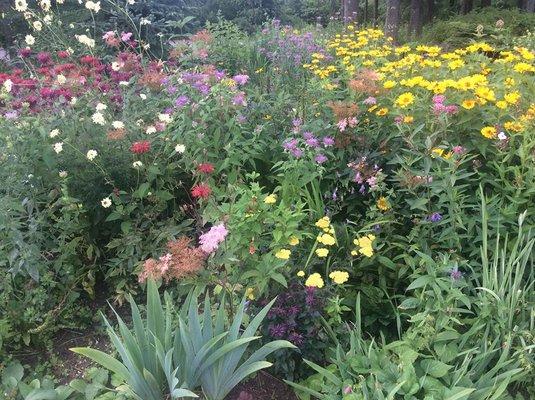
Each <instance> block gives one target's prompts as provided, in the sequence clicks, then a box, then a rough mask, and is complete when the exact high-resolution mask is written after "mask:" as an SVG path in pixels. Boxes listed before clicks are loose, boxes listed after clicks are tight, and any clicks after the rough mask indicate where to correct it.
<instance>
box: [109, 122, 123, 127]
mask: <svg viewBox="0 0 535 400" xmlns="http://www.w3.org/2000/svg"><path fill="white" fill-rule="evenodd" d="M111 126H113V128H114V129H124V123H123V121H113V122H112V123H111Z"/></svg>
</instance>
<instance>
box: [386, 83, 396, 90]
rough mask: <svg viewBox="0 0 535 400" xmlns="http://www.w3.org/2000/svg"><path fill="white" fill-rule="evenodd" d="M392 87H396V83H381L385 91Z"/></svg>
mask: <svg viewBox="0 0 535 400" xmlns="http://www.w3.org/2000/svg"><path fill="white" fill-rule="evenodd" d="M394 86H396V82H394V81H386V82H385V83H383V87H384V88H385V89H392V88H393V87H394Z"/></svg>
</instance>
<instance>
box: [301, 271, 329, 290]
mask: <svg viewBox="0 0 535 400" xmlns="http://www.w3.org/2000/svg"><path fill="white" fill-rule="evenodd" d="M324 285H325V283H324V282H323V278H322V277H321V275H320V274H318V273H317V272H315V273H313V274H312V275H310V276H309V277H308V278H307V280H306V281H305V286H308V287H317V288H319V289H321V288H322V287H323V286H324Z"/></svg>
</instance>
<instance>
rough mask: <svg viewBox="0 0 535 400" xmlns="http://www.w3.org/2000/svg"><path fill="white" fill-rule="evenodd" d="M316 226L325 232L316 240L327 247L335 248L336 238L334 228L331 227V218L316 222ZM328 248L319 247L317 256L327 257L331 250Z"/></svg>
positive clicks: (323, 218)
mask: <svg viewBox="0 0 535 400" xmlns="http://www.w3.org/2000/svg"><path fill="white" fill-rule="evenodd" d="M315 225H316V226H317V227H318V228H320V229H321V230H322V231H323V233H320V234H319V235H318V237H317V238H316V240H317V241H318V243H321V244H322V245H323V246H327V247H329V246H334V245H335V244H336V239H335V237H334V228H333V227H332V225H331V220H330V218H329V217H327V216H325V217H322V218H320V219H319V220H318V221H316V224H315ZM327 247H318V248H317V249H316V251H315V253H316V255H317V256H318V257H320V258H324V257H327V256H328V255H329V249H328V248H327Z"/></svg>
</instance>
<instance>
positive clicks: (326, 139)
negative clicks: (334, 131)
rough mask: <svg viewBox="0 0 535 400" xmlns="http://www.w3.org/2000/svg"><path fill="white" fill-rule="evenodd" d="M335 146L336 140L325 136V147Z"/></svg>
mask: <svg viewBox="0 0 535 400" xmlns="http://www.w3.org/2000/svg"><path fill="white" fill-rule="evenodd" d="M333 144H334V139H333V138H332V137H330V136H325V137H324V138H323V145H324V146H325V147H329V146H332V145H333Z"/></svg>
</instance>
